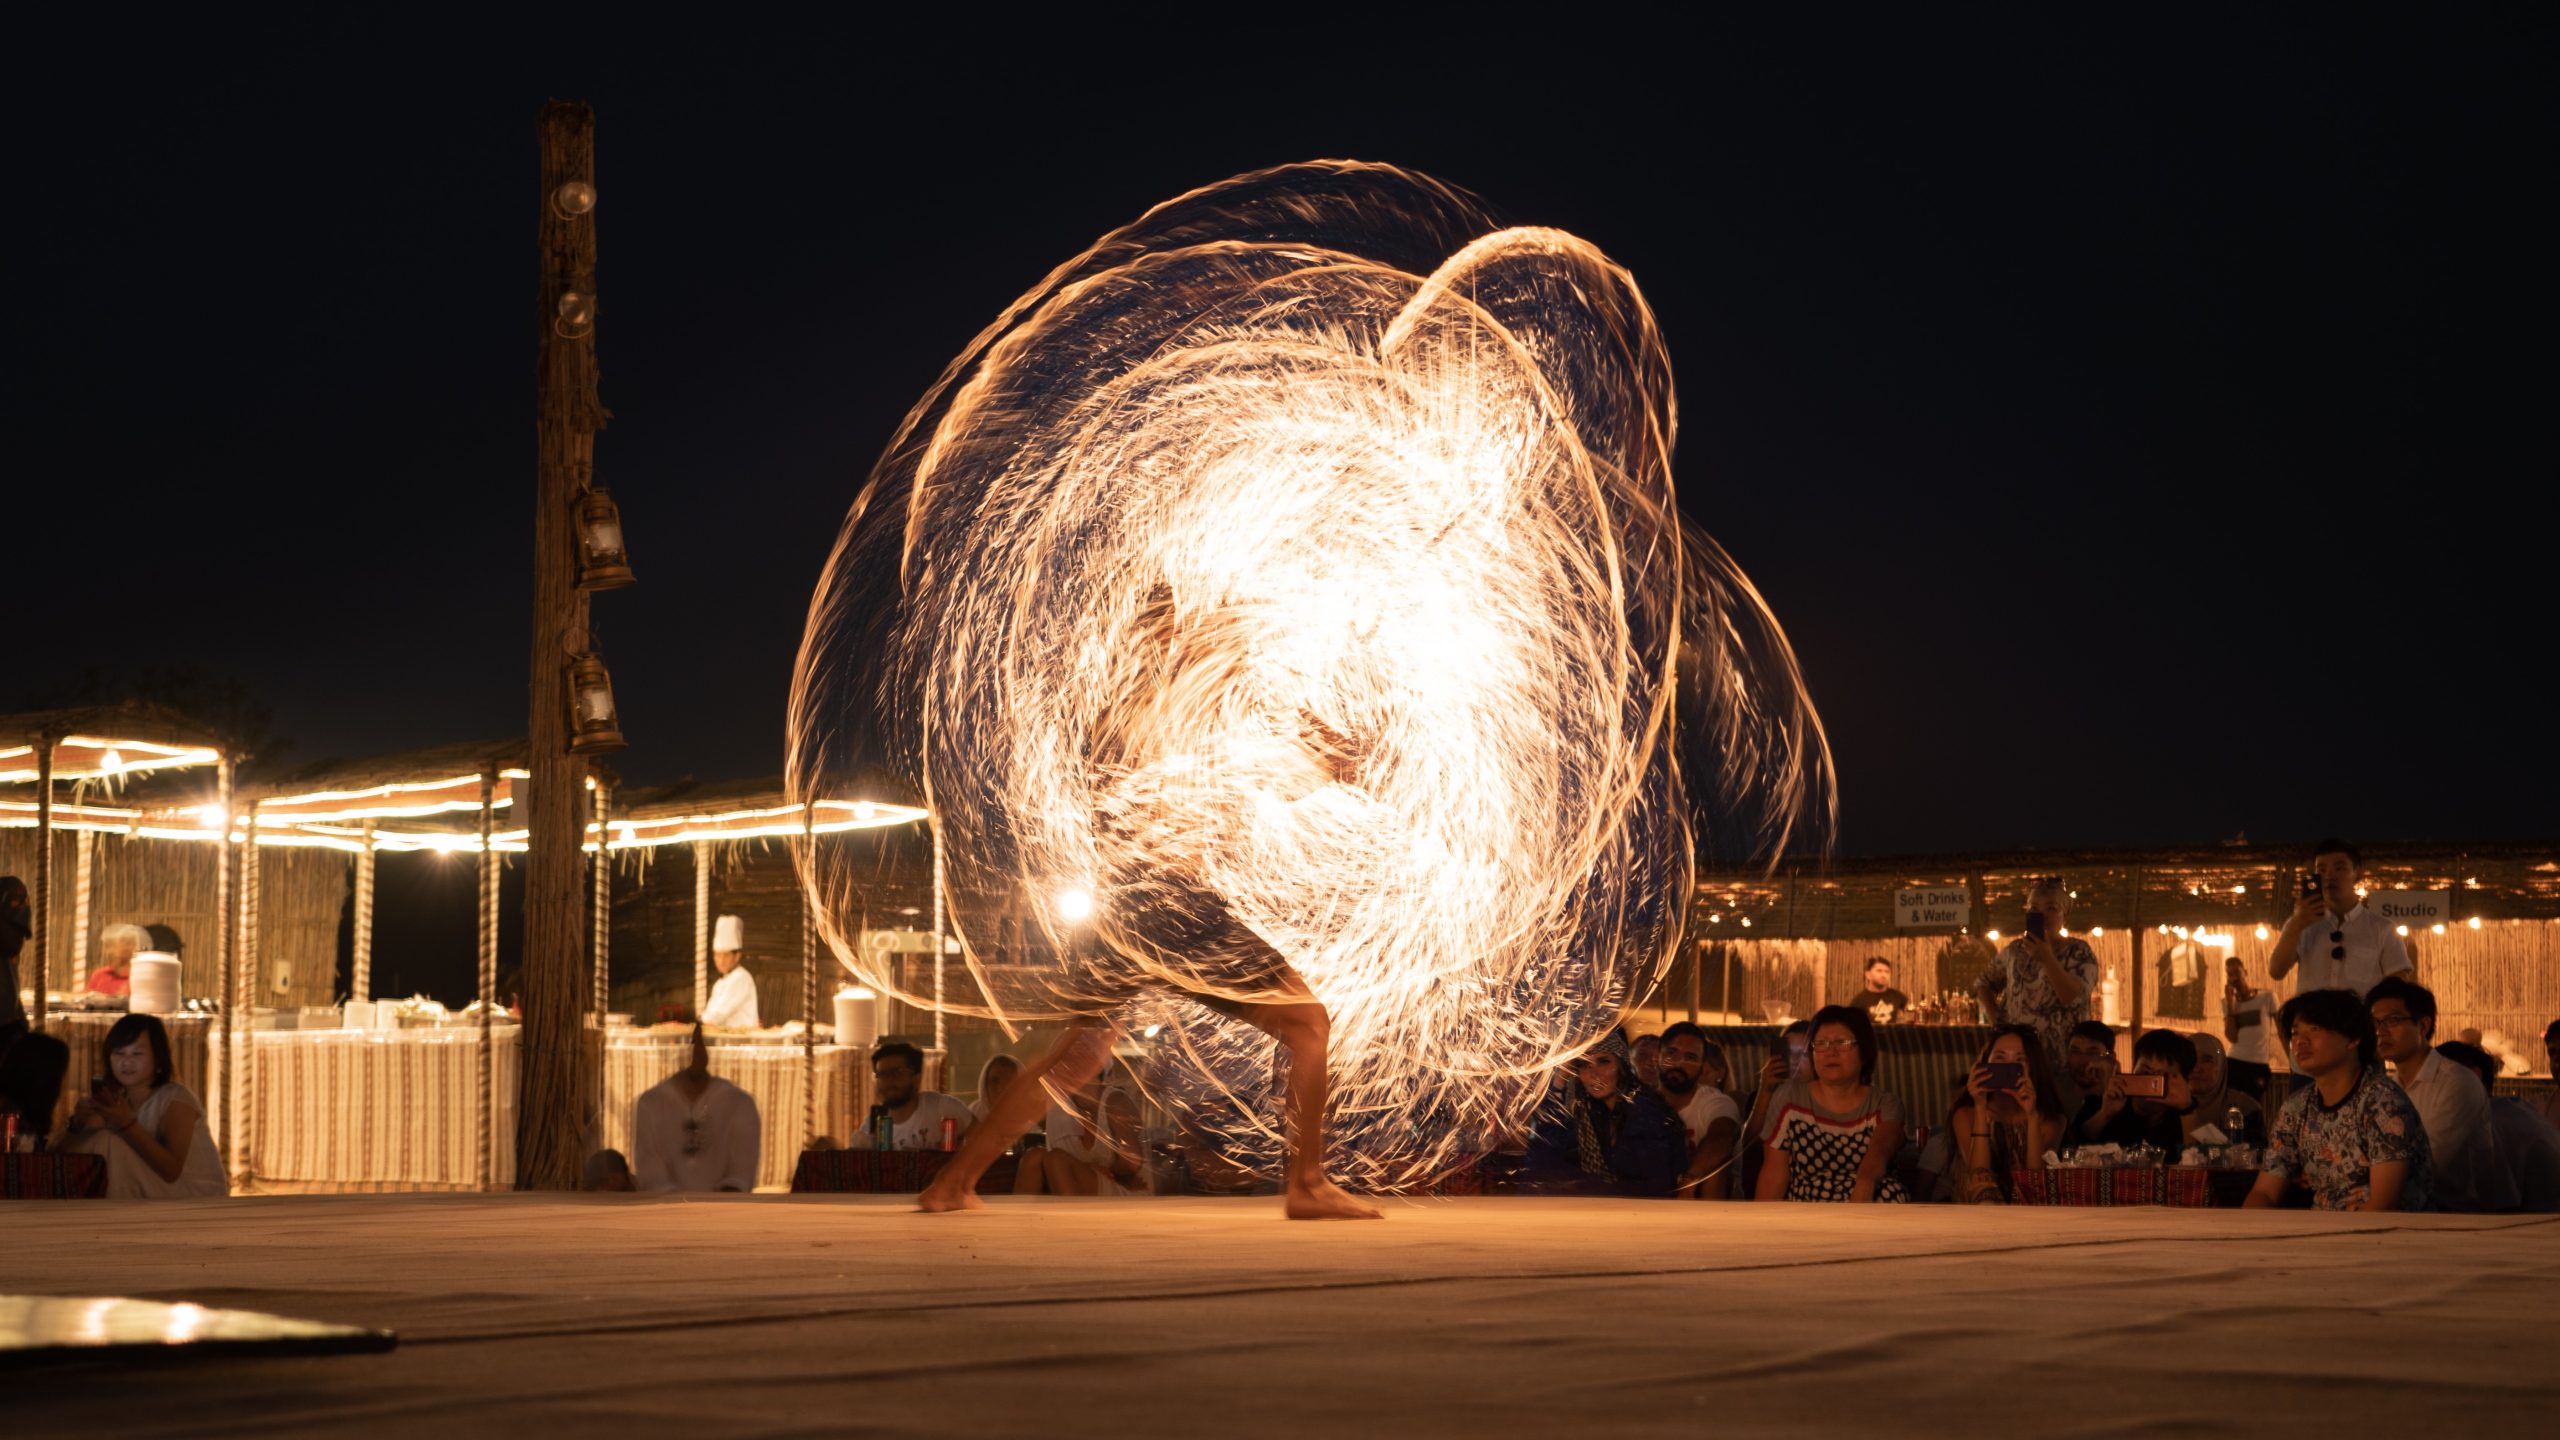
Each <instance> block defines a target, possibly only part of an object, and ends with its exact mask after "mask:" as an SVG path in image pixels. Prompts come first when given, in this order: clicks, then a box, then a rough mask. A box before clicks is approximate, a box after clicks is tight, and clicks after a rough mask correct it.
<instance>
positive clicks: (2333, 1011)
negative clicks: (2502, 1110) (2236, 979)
mask: <svg viewBox="0 0 2560 1440" xmlns="http://www.w3.org/2000/svg"><path fill="white" fill-rule="evenodd" d="M2277 1025H2278V1027H2279V1028H2280V1030H2281V1032H2282V1033H2283V1035H2284V1042H2285V1045H2286V1047H2287V1048H2288V1049H2290V1050H2291V1051H2292V1054H2293V1070H2294V1074H2295V1075H2296V1076H2298V1077H2300V1078H2301V1079H2303V1080H2306V1081H2308V1082H2309V1083H2307V1084H2304V1085H2303V1086H2302V1087H2301V1088H2300V1089H2298V1090H2296V1091H2294V1092H2293V1093H2292V1094H2290V1095H2287V1096H2286V1097H2285V1101H2284V1110H2283V1112H2282V1113H2281V1114H2279V1115H2278V1116H2277V1117H2276V1123H2275V1126H2274V1128H2273V1129H2272V1130H2271V1131H2270V1132H2269V1134H2268V1137H2267V1153H2266V1158H2265V1159H2264V1160H2262V1161H2261V1162H2260V1163H2259V1167H2258V1168H2259V1171H2260V1174H2259V1176H2258V1183H2257V1186H2256V1188H2254V1189H2252V1190H2251V1191H2250V1192H2249V1199H2248V1202H2247V1203H2248V1206H2249V1208H2250V1209H2253V1210H2260V1209H2266V1208H2269V1207H2272V1206H2275V1205H2277V1204H2280V1203H2281V1202H2282V1201H2283V1199H2284V1194H2285V1187H2286V1186H2288V1185H2290V1184H2293V1183H2295V1182H2297V1181H2299V1182H2300V1183H2301V1185H2302V1186H2303V1188H2305V1189H2307V1190H2309V1191H2310V1192H2311V1204H2312V1207H2313V1208H2314V1209H2319V1210H2425V1209H2427V1208H2429V1206H2430V1203H2431V1200H2432V1192H2433V1190H2434V1188H2435V1161H2434V1157H2433V1155H2432V1154H2431V1153H2430V1151H2429V1150H2428V1147H2427V1127H2426V1125H2425V1124H2424V1123H2423V1122H2421V1121H2420V1120H2419V1119H2418V1108H2417V1107H2416V1106H2415V1105H2412V1104H2410V1103H2409V1097H2408V1095H2407V1094H2406V1093H2405V1092H2403V1091H2402V1090H2401V1088H2400V1087H2399V1086H2397V1085H2394V1084H2392V1083H2391V1080H2390V1078H2389V1077H2388V1076H2386V1075H2384V1074H2383V1073H2382V1057H2381V1054H2380V1053H2379V1051H2378V1049H2377V1048H2376V1045H2375V1041H2374V1030H2373V1016H2372V1014H2371V1013H2370V1012H2369V1011H2367V1010H2366V1009H2365V1007H2364V1005H2363V1004H2362V1003H2361V1002H2360V1001H2359V999H2358V998H2357V996H2356V995H2355V993H2354V992H2352V991H2348V990H2309V991H2305V992H2304V993H2302V994H2300V995H2296V996H2294V997H2293V998H2292V999H2291V1000H2288V1001H2286V1002H2285V1005H2284V1009H2283V1010H2282V1011H2281V1012H2279V1013H2278V1016H2277Z"/></svg>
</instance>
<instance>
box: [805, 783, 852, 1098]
mask: <svg viewBox="0 0 2560 1440" xmlns="http://www.w3.org/2000/svg"><path fill="white" fill-rule="evenodd" d="M800 843H801V845H802V846H803V847H804V853H803V854H802V856H801V864H800V873H801V874H803V875H814V874H816V873H817V871H818V805H817V801H816V800H814V799H812V798H810V797H808V796H803V797H801V800H800ZM836 1043H838V1044H842V1043H844V1037H843V1036H841V1035H839V1036H837V1037H836ZM800 1113H801V1114H802V1115H803V1116H805V1117H807V1119H808V1122H809V1123H808V1127H807V1128H808V1133H807V1134H804V1135H802V1136H801V1137H800V1142H801V1143H802V1144H803V1145H806V1144H810V1143H812V1142H814V1141H815V1140H816V1139H817V1138H818V911H817V908H816V907H815V906H813V905H811V904H810V903H809V892H808V891H807V889H806V888H803V889H802V890H801V892H800Z"/></svg>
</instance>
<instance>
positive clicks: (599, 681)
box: [569, 653, 627, 755]
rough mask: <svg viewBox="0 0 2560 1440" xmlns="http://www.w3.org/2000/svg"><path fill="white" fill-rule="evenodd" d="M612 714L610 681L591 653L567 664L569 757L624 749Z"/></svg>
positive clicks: (573, 658) (620, 733)
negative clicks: (570, 755)
mask: <svg viewBox="0 0 2560 1440" xmlns="http://www.w3.org/2000/svg"><path fill="white" fill-rule="evenodd" d="M626 743H627V742H625V741H624V740H623V738H622V724H621V721H620V718H619V717H618V716H616V715H615V714H614V711H613V677H612V676H611V675H608V674H606V673H605V668H604V661H602V660H600V659H598V658H596V656H595V655H593V654H592V653H590V654H586V655H578V656H573V657H572V658H571V659H570V661H569V753H570V754H572V755H601V754H604V753H606V752H607V751H612V750H620V749H623V748H625V746H626Z"/></svg>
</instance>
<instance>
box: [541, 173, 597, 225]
mask: <svg viewBox="0 0 2560 1440" xmlns="http://www.w3.org/2000/svg"><path fill="white" fill-rule="evenodd" d="M551 208H552V209H554V210H557V211H559V212H560V214H561V217H562V218H563V219H570V220H574V219H576V218H577V217H579V216H581V215H584V214H586V213H587V212H588V211H590V210H593V209H594V208H596V187H594V186H593V185H590V184H588V183H587V182H586V181H584V180H563V181H561V182H560V184H559V186H558V187H557V188H555V189H554V190H553V191H552V192H551Z"/></svg>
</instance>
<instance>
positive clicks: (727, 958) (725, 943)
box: [702, 915, 763, 1030]
mask: <svg viewBox="0 0 2560 1440" xmlns="http://www.w3.org/2000/svg"><path fill="white" fill-rule="evenodd" d="M746 958H747V926H746V922H745V921H743V920H740V919H739V918H738V917H737V916H735V915H723V916H721V917H720V923H719V925H718V927H717V928H716V929H715V930H714V931H713V933H712V937H711V963H712V965H713V966H714V967H716V968H717V969H718V970H719V971H720V979H719V980H718V981H717V982H716V983H715V984H713V985H712V987H711V1001H710V1003H709V1004H707V1005H704V1006H703V1007H702V1023H703V1024H705V1025H717V1026H719V1027H721V1028H722V1029H726V1030H754V1029H757V1028H759V1026H761V1024H762V1023H763V1022H762V1021H760V1020H758V1019H757V1018H756V977H754V976H753V975H750V974H748V973H747V967H746Z"/></svg>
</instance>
